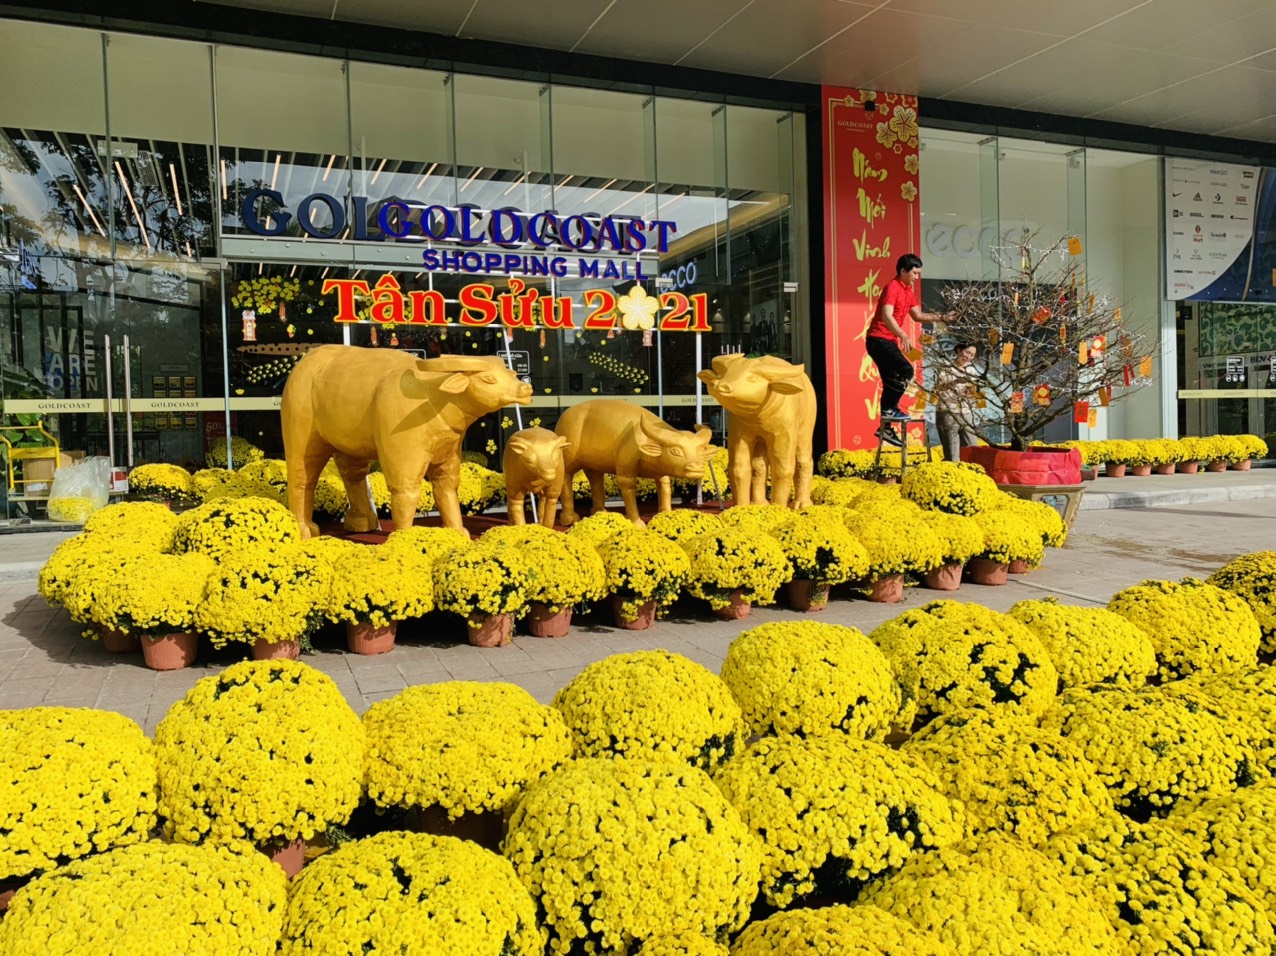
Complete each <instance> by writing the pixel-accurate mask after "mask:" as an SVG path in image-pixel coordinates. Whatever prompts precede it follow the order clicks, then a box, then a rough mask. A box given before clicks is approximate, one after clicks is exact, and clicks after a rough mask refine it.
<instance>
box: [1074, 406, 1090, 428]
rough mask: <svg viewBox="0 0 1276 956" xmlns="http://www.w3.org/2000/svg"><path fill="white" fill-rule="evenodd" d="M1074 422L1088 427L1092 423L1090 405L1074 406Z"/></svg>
mask: <svg viewBox="0 0 1276 956" xmlns="http://www.w3.org/2000/svg"><path fill="white" fill-rule="evenodd" d="M1072 420H1073V421H1074V422H1076V423H1077V424H1078V425H1088V424H1089V423H1090V403H1089V402H1077V403H1076V404H1075V405H1073V406H1072Z"/></svg>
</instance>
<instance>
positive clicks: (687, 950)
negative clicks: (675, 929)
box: [641, 933, 731, 956]
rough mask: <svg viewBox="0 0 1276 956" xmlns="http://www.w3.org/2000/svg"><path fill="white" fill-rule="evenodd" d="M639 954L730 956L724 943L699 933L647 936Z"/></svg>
mask: <svg viewBox="0 0 1276 956" xmlns="http://www.w3.org/2000/svg"><path fill="white" fill-rule="evenodd" d="M641 956H731V954H730V951H729V950H728V949H727V947H726V946H725V945H723V944H722V943H719V942H717V941H716V940H713V939H711V938H709V937H708V936H704V935H701V934H700V933H680V934H678V935H676V936H648V937H647V939H646V940H645V941H644V942H643V944H642V950H641Z"/></svg>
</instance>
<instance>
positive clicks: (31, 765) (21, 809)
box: [0, 707, 156, 953]
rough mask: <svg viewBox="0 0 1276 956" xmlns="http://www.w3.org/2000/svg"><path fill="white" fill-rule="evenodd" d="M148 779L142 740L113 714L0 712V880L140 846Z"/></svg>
mask: <svg viewBox="0 0 1276 956" xmlns="http://www.w3.org/2000/svg"><path fill="white" fill-rule="evenodd" d="M155 774H156V770H155V753H154V749H153V748H152V746H151V742H150V740H149V739H147V737H146V735H145V734H143V733H142V729H141V728H140V727H138V726H137V724H135V723H133V721H131V720H129V719H128V718H127V717H124V716H121V715H120V714H114V713H110V712H108V711H102V710H89V709H88V708H71V707H29V708H26V709H24V710H0V791H3V793H4V799H3V800H0V880H8V879H11V878H13V877H22V876H28V875H29V874H32V873H39V872H42V871H46V870H51V869H53V868H54V867H57V866H61V865H63V864H65V863H67V862H69V861H70V860H78V859H79V858H80V857H82V856H87V855H89V854H92V853H101V852H102V851H103V850H109V849H110V848H111V847H116V846H125V845H127V844H130V843H138V842H140V841H142V840H145V839H147V838H148V836H149V835H150V832H151V830H152V829H154V827H155V805H156V790H155V788H156V776H155ZM3 952H6V953H8V952H12V951H11V950H3Z"/></svg>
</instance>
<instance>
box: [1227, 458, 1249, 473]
mask: <svg viewBox="0 0 1276 956" xmlns="http://www.w3.org/2000/svg"><path fill="white" fill-rule="evenodd" d="M1251 464H1252V462H1251V461H1250V460H1249V459H1248V458H1246V459H1245V460H1244V461H1234V462H1232V471H1249V468H1250V465H1251Z"/></svg>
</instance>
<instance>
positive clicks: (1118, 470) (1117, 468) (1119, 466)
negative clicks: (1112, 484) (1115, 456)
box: [1103, 461, 1125, 478]
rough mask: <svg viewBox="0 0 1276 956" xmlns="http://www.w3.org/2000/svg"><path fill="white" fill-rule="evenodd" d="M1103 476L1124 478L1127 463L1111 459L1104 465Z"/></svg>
mask: <svg viewBox="0 0 1276 956" xmlns="http://www.w3.org/2000/svg"><path fill="white" fill-rule="evenodd" d="M1103 477H1105V478H1124V477H1125V463H1124V462H1115V461H1110V462H1108V463H1107V464H1106V465H1104V466H1103Z"/></svg>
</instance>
